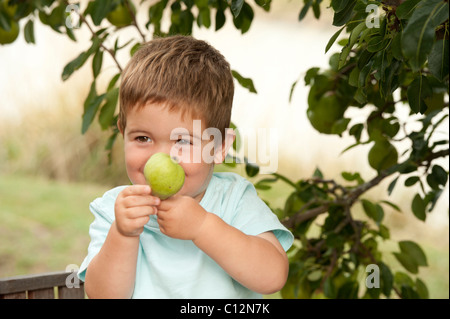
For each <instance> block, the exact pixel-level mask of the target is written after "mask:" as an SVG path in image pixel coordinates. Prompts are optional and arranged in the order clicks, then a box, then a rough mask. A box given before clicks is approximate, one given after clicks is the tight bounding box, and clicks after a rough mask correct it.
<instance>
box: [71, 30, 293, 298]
mask: <svg viewBox="0 0 450 319" xmlns="http://www.w3.org/2000/svg"><path fill="white" fill-rule="evenodd" d="M233 94H234V85H233V78H232V75H231V71H230V66H229V64H228V62H227V61H226V60H225V59H224V57H223V56H222V55H221V54H220V53H219V52H218V51H217V50H215V49H214V48H213V47H211V46H210V45H208V44H207V43H205V42H204V41H200V40H196V39H194V38H192V37H187V36H173V37H167V38H159V39H154V40H152V41H150V42H149V43H147V44H146V45H145V46H143V47H142V48H141V49H139V50H138V51H137V52H136V53H135V55H134V56H133V57H132V59H131V60H130V62H129V64H128V65H127V67H126V69H125V70H124V72H123V74H122V82H121V85H120V113H119V121H118V126H119V129H120V132H121V133H122V135H123V138H124V150H125V161H126V170H127V174H128V177H129V179H130V181H131V182H132V185H131V186H121V187H116V188H114V189H112V190H110V191H108V192H106V193H105V194H104V195H103V197H101V198H97V199H96V200H94V201H93V202H92V203H91V205H90V209H91V211H92V213H93V214H94V216H95V220H94V222H93V223H92V224H91V226H90V230H89V234H90V236H91V243H90V245H89V248H88V255H87V257H86V258H85V260H84V261H83V263H82V265H81V268H80V270H79V274H78V275H79V277H80V279H81V280H83V281H85V290H86V293H87V295H88V297H89V298H260V297H261V294H270V293H274V292H276V291H279V290H280V289H281V288H282V287H283V286H284V284H285V282H286V278H287V274H288V268H289V264H288V260H287V257H286V253H285V251H286V250H287V249H289V247H290V246H291V245H292V242H293V236H292V234H291V233H290V232H289V231H288V230H287V229H286V228H285V227H284V226H283V225H282V224H281V223H280V222H279V221H278V219H277V217H276V216H275V215H274V214H273V213H272V212H271V210H270V209H269V208H268V207H267V206H266V205H265V203H264V202H263V201H262V200H261V199H260V198H259V197H258V196H257V193H256V191H255V188H254V187H253V185H252V184H251V183H250V182H248V181H247V180H246V179H244V178H242V177H240V176H239V175H237V174H233V173H213V170H214V164H217V163H221V162H222V161H223V160H224V159H225V156H226V154H227V152H228V150H229V148H230V146H231V145H232V143H233V141H234V137H235V136H234V134H233V133H232V131H230V130H227V128H228V126H229V124H230V118H231V106H232V102H233ZM199 120H200V121H199ZM194 123H200V124H201V132H208V130H207V129H210V128H215V129H216V131H217V130H219V131H220V132H221V134H220V135H221V136H222V139H221V140H219V141H218V143H217V141H214V142H215V144H214V145H215V146H216V145H218V146H220V147H217V148H216V147H214V148H211V144H210V143H211V140H210V138H211V137H212V136H213V137H214V136H215V137H217V134H216V135H210V134H205V133H204V134H202V135H201V136H199V134H198V132H197V131H198V130H196V129H195V128H194V126H195V125H194ZM207 147H208V149H206V150H205V148H207ZM203 151H205V152H203ZM211 151H212V153H211ZM157 152H165V153H168V154H169V153H170V154H173V153H176V154H177V157H178V159H179V161H180V164H181V166H182V167H183V169H184V170H185V173H186V178H185V183H184V185H183V187H182V189H181V190H180V191H179V192H178V193H177V194H176V195H174V196H172V197H170V198H168V199H166V200H160V199H159V198H158V197H156V196H152V192H151V189H150V187H149V186H148V185H147V183H146V180H145V177H144V174H143V170H144V166H145V163H146V162H147V160H148V159H149V158H150V157H151V155H153V154H155V153H157ZM198 154H202V156H201V159H200V160H198ZM208 157H209V159H212V161H211V160H207V159H206V158H208ZM196 158H197V160H195V159H196Z"/></svg>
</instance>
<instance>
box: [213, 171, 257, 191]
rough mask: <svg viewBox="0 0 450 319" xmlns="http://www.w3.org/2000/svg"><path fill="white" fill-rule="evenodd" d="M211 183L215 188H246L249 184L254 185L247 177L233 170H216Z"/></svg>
mask: <svg viewBox="0 0 450 319" xmlns="http://www.w3.org/2000/svg"><path fill="white" fill-rule="evenodd" d="M210 184H211V185H213V186H214V187H215V188H217V187H218V188H222V189H223V190H226V189H230V188H231V189H236V188H241V187H242V188H246V187H248V186H249V185H253V184H252V183H250V182H249V181H248V180H247V179H246V178H244V177H242V176H240V175H239V174H236V173H232V172H215V173H213V176H212V178H211V181H210Z"/></svg>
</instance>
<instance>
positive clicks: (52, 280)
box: [0, 271, 85, 299]
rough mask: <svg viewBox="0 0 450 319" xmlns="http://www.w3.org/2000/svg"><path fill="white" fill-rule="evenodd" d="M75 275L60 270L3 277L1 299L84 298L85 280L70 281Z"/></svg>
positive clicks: (0, 288)
mask: <svg viewBox="0 0 450 319" xmlns="http://www.w3.org/2000/svg"><path fill="white" fill-rule="evenodd" d="M69 276H71V278H68V277H69ZM75 276H76V275H75V274H74V273H71V272H65V271H60V272H51V273H44V274H37V275H27V276H16V277H9V278H2V279H0V299H56V298H57V299H84V298H85V294H84V284H83V282H82V281H79V282H78V279H77V278H76V280H77V282H73V283H72V282H70V280H71V279H72V278H74V277H75ZM67 281H69V284H67V283H66V282H67ZM69 287H72V288H69Z"/></svg>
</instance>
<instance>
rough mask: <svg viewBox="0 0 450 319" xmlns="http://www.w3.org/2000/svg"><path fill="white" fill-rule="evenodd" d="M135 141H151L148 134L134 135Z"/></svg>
mask: <svg viewBox="0 0 450 319" xmlns="http://www.w3.org/2000/svg"><path fill="white" fill-rule="evenodd" d="M136 141H138V142H141V143H148V142H150V141H151V138H150V137H148V136H138V137H136Z"/></svg>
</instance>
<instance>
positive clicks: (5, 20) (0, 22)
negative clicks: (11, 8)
mask: <svg viewBox="0 0 450 319" xmlns="http://www.w3.org/2000/svg"><path fill="white" fill-rule="evenodd" d="M0 29H3V30H5V31H6V32H8V31H11V18H10V17H9V16H8V15H7V14H6V13H4V12H3V11H2V10H0Z"/></svg>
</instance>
